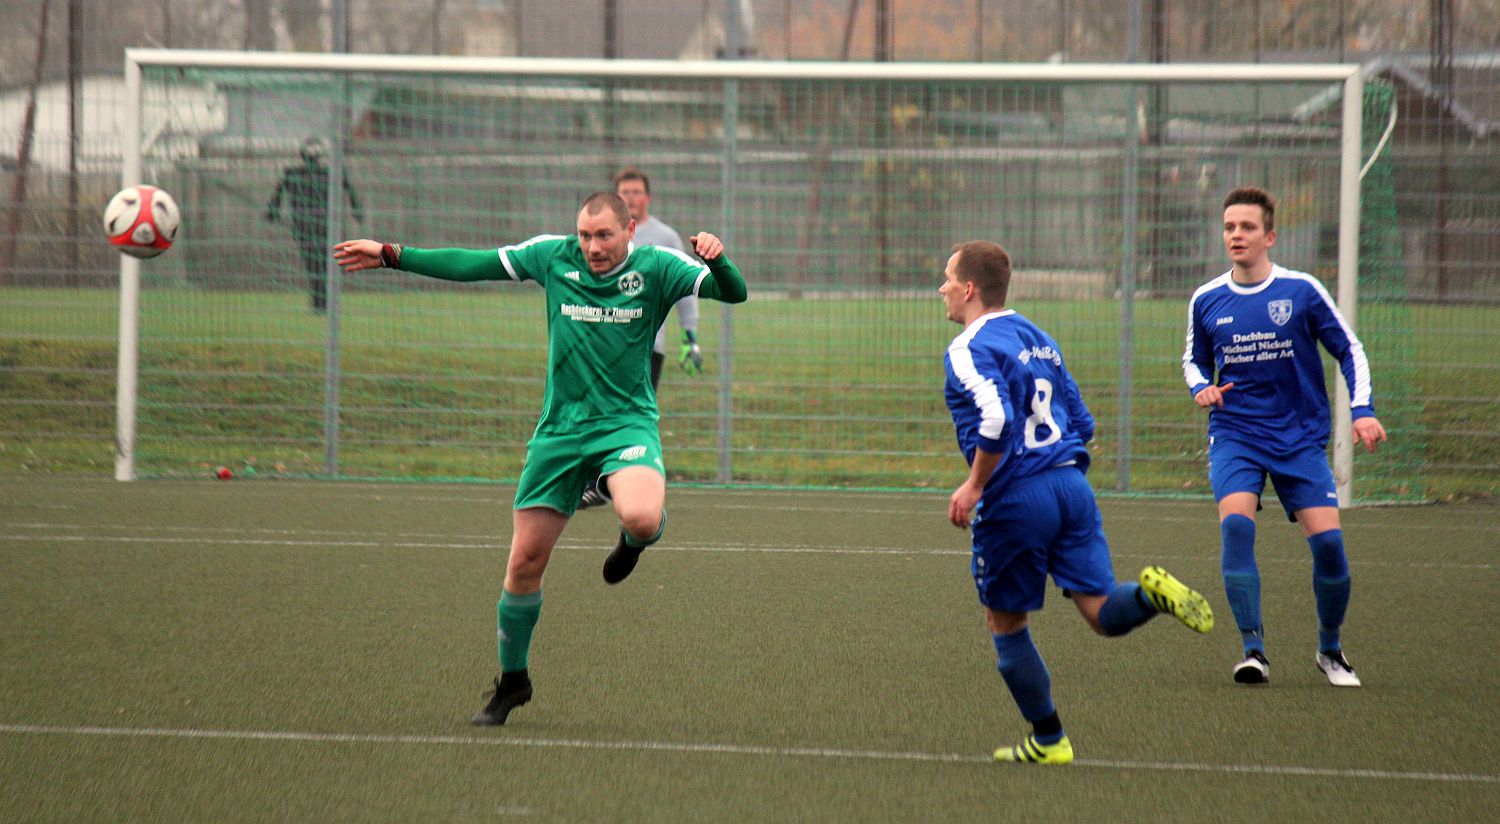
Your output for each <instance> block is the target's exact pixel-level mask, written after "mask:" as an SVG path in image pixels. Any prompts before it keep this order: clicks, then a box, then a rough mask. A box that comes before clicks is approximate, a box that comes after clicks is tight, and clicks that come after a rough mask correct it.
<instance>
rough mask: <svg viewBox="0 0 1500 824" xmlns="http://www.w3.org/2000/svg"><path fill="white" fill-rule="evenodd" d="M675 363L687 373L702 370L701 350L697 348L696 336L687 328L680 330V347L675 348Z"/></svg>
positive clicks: (692, 373) (696, 372) (691, 373)
mask: <svg viewBox="0 0 1500 824" xmlns="http://www.w3.org/2000/svg"><path fill="white" fill-rule="evenodd" d="M677 365H678V366H681V367H682V371H684V372H686V373H688V374H689V375H696V374H698V373H699V372H702V371H703V350H702V349H699V348H698V336H697V335H695V334H693V332H692V331H690V330H688V329H684V330H682V347H681V348H679V349H678V350H677Z"/></svg>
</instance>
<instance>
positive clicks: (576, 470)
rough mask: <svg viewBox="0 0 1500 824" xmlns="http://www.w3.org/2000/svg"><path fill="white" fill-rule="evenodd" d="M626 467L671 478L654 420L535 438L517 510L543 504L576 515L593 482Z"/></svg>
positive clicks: (528, 448)
mask: <svg viewBox="0 0 1500 824" xmlns="http://www.w3.org/2000/svg"><path fill="white" fill-rule="evenodd" d="M627 466H649V467H651V468H652V469H655V470H656V471H657V472H660V473H661V474H662V475H663V476H665V475H666V474H667V468H666V465H665V464H664V463H663V462H662V456H661V435H659V434H658V433H657V430H656V422H655V421H645V420H631V421H621V422H610V423H605V424H598V425H594V426H580V427H578V428H577V429H575V430H573V431H571V432H565V433H558V432H553V433H542V432H538V433H536V434H535V435H532V436H531V442H530V443H528V444H527V445H526V465H525V466H523V467H522V468H521V482H520V484H519V485H518V486H517V487H516V506H515V508H516V509H528V508H530V507H534V506H544V507H546V508H548V509H555V510H557V511H558V512H561V513H562V514H564V515H567V516H570V517H571V516H572V515H573V513H574V512H575V511H577V509H578V499H579V498H581V497H582V496H583V490H584V489H585V488H586V487H587V486H588V484H589V482H590V481H593V480H595V479H597V478H601V477H603V476H605V475H609V474H611V473H613V472H618V471H620V470H621V469H624V468H625V467H627Z"/></svg>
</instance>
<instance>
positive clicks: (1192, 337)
mask: <svg viewBox="0 0 1500 824" xmlns="http://www.w3.org/2000/svg"><path fill="white" fill-rule="evenodd" d="M1320 344H1321V345H1322V347H1323V348H1324V349H1326V350H1328V352H1329V354H1331V355H1333V357H1334V359H1335V360H1337V361H1338V363H1339V371H1340V372H1341V373H1342V375H1343V377H1344V381H1345V383H1346V385H1347V386H1348V389H1349V397H1350V406H1351V408H1352V411H1353V416H1354V417H1355V418H1362V417H1368V416H1372V415H1374V414H1375V409H1374V403H1373V391H1372V388H1371V381H1370V364H1369V361H1368V359H1367V358H1366V356H1365V350H1364V345H1363V344H1361V343H1360V341H1359V338H1358V337H1357V336H1356V335H1355V334H1354V330H1353V329H1352V328H1350V326H1349V324H1348V322H1347V321H1345V320H1344V317H1343V315H1342V314H1340V313H1339V310H1338V307H1337V306H1335V305H1334V302H1333V299H1332V298H1331V297H1330V296H1329V294H1328V290H1327V289H1325V288H1323V284H1322V283H1320V282H1318V280H1317V278H1314V277H1312V276H1311V275H1308V274H1307V273H1305V272H1294V271H1291V270H1289V269H1285V268H1283V267H1281V266H1273V267H1272V269H1271V275H1270V276H1269V277H1268V278H1266V279H1265V280H1263V281H1261V282H1260V283H1257V284H1254V285H1253V286H1243V285H1241V284H1238V283H1235V282H1234V279H1233V278H1232V277H1231V274H1230V273H1225V274H1223V275H1220V276H1219V277H1216V278H1214V279H1213V280H1211V281H1209V282H1208V283H1205V284H1204V285H1203V286H1201V287H1199V288H1198V289H1197V290H1196V291H1194V292H1193V297H1192V299H1191V300H1190V301H1189V302H1188V330H1187V337H1186V347H1185V349H1184V351H1183V355H1182V374H1183V380H1184V382H1186V383H1187V385H1188V390H1189V391H1190V392H1191V393H1194V394H1196V393H1197V392H1199V391H1201V390H1202V389H1203V388H1204V387H1205V386H1208V385H1209V384H1211V383H1216V384H1218V385H1224V384H1227V383H1233V384H1234V388H1233V389H1231V390H1230V391H1229V392H1227V393H1225V395H1224V406H1223V408H1215V409H1214V410H1212V411H1211V412H1210V415H1209V434H1210V435H1211V436H1213V437H1220V436H1228V437H1239V438H1243V439H1248V440H1254V441H1256V442H1257V443H1262V444H1269V445H1272V446H1279V447H1282V448H1286V449H1294V448H1300V447H1303V446H1309V445H1326V444H1327V442H1328V435H1329V430H1330V423H1329V412H1328V392H1327V389H1326V388H1325V387H1324V383H1323V360H1322V355H1321V354H1320V353H1319V352H1318V346H1319V345H1320Z"/></svg>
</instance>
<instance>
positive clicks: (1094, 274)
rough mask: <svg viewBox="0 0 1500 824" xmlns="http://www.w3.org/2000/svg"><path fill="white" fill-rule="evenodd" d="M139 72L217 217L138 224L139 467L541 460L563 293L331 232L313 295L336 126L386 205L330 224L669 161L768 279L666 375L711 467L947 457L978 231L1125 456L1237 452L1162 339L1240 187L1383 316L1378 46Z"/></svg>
mask: <svg viewBox="0 0 1500 824" xmlns="http://www.w3.org/2000/svg"><path fill="white" fill-rule="evenodd" d="M125 80H126V82H125V91H126V97H127V99H126V101H125V107H126V132H125V135H124V137H123V150H124V164H123V167H122V178H121V180H122V183H123V184H131V183H136V182H153V183H158V184H160V185H163V186H164V188H167V189H168V190H169V191H172V192H173V194H174V195H176V196H177V200H178V202H179V203H180V204H182V206H183V210H184V225H183V230H182V235H181V236H180V238H179V240H178V243H177V246H176V247H174V249H173V250H172V251H171V252H169V253H168V255H165V256H163V259H162V260H160V261H148V262H146V263H145V264H144V265H142V264H139V263H138V262H136V261H134V260H130V259H125V258H122V261H121V280H120V316H121V317H120V352H119V369H120V374H119V385H118V398H117V439H118V449H117V459H116V477H117V478H119V479H122V480H128V479H133V478H136V477H148V476H149V477H157V476H173V475H181V474H191V473H193V472H196V471H199V470H200V469H201V468H202V467H203V466H204V465H206V464H223V465H230V464H234V463H238V462H242V461H243V462H245V463H246V465H252V459H253V465H255V466H258V467H259V468H260V469H261V471H263V472H265V471H267V470H268V469H270V470H272V471H279V472H284V473H285V474H287V475H302V476H319V477H352V478H360V477H369V478H375V477H382V478H390V477H400V478H425V479H433V478H513V477H514V474H515V472H516V471H518V469H519V461H518V460H514V457H515V456H517V455H519V454H521V453H522V452H523V451H524V445H525V440H526V438H527V436H528V435H529V426H530V424H531V423H534V415H535V410H536V408H537V406H536V403H535V400H536V398H538V397H539V394H540V388H541V380H542V369H541V368H540V364H541V362H542V360H543V359H544V357H545V339H544V338H543V337H542V336H541V333H540V331H539V327H538V325H537V324H538V322H539V318H538V317H537V316H540V315H541V314H542V312H541V308H540V302H539V299H538V298H537V297H536V296H535V295H529V294H527V293H526V290H525V288H524V287H522V288H517V287H506V286H503V285H499V284H483V285H480V286H477V287H466V288H464V289H457V288H453V287H452V286H451V285H449V284H443V283H438V282H421V281H425V279H420V278H415V277H411V276H401V275H397V274H392V273H376V274H373V275H370V276H368V277H365V276H361V277H357V278H344V279H343V281H342V283H341V282H340V279H339V278H338V276H337V273H336V272H335V271H332V270H331V269H329V271H327V272H326V273H325V275H324V276H323V279H324V281H325V283H326V288H327V289H328V290H329V291H330V295H329V300H328V304H329V307H330V310H331V311H329V312H328V314H327V315H326V316H325V315H317V316H312V315H311V313H309V312H308V311H307V308H306V306H305V305H304V304H303V303H302V302H301V301H302V300H303V299H304V298H305V294H304V291H305V289H306V284H305V283H304V278H305V277H306V278H312V279H316V276H315V275H305V274H304V273H303V272H302V266H301V263H300V262H299V260H298V257H297V250H296V246H295V244H294V242H293V241H292V239H291V238H290V236H289V234H288V230H287V226H286V224H285V222H284V221H285V218H283V222H282V223H280V224H276V225H272V224H268V223H266V222H265V221H264V220H262V219H261V212H262V210H263V209H264V205H265V201H266V200H267V199H268V198H269V197H270V195H271V191H272V189H273V188H274V187H275V178H276V175H277V173H278V172H279V170H280V168H281V167H283V166H286V165H287V164H289V163H293V162H295V157H296V146H297V144H298V143H299V142H300V141H301V139H302V138H303V137H304V136H305V134H304V133H306V132H309V131H317V132H318V133H319V134H320V135H322V136H324V137H325V138H327V139H328V140H329V145H330V146H331V147H335V148H336V151H335V152H334V153H333V154H334V155H335V156H334V157H332V158H331V160H333V161H334V162H335V165H336V166H337V170H336V171H335V172H334V174H333V177H334V179H335V180H338V179H339V177H340V176H343V177H345V178H346V179H347V180H348V181H349V182H350V184H351V185H352V186H353V187H354V189H355V191H357V192H358V196H359V199H360V200H361V201H362V205H363V206H364V210H365V211H366V212H367V213H368V217H367V219H366V221H365V223H364V224H362V225H355V224H353V222H352V220H351V217H352V215H351V211H352V210H351V208H350V206H351V202H350V201H349V200H348V199H346V197H345V194H344V192H342V191H340V190H339V187H338V186H337V185H335V186H333V187H329V191H328V192H327V193H326V197H327V199H326V202H325V203H323V204H321V205H320V206H319V208H318V209H317V211H321V212H322V213H323V215H324V216H325V218H326V220H327V221H328V238H329V239H331V238H333V237H338V236H360V234H364V235H368V236H374V237H379V238H382V239H389V240H394V241H400V242H406V243H410V244H413V245H419V246H422V245H428V246H448V245H452V246H460V245H463V246H479V247H483V246H499V245H502V244H504V243H511V242H517V241H520V240H524V239H525V238H526V237H530V236H532V235H534V234H540V233H543V232H562V231H567V230H569V229H570V228H571V220H572V215H573V213H574V211H575V210H576V206H577V202H578V201H579V200H580V199H581V196H582V195H585V194H587V193H588V192H590V191H593V190H596V189H600V188H607V186H608V179H609V174H610V173H611V172H612V171H614V170H615V169H617V168H618V167H620V166H623V165H637V166H640V167H642V169H643V170H645V171H646V172H647V173H648V174H650V175H651V177H652V184H653V186H652V190H653V194H654V195H655V200H654V202H653V207H652V213H653V214H654V215H656V216H659V217H661V218H662V219H664V220H666V221H667V222H669V223H671V224H673V225H674V226H675V227H676V228H677V229H678V230H679V231H680V232H681V233H682V234H684V235H686V234H688V233H690V232H693V231H697V230H700V229H707V230H713V231H716V232H718V233H720V234H723V235H726V236H728V237H729V238H730V240H731V248H730V250H729V253H730V254H731V256H733V257H735V259H736V260H737V261H739V262H740V263H741V266H742V268H744V269H745V271H746V273H747V279H748V280H749V282H750V287H751V294H752V299H751V302H750V303H748V304H745V305H744V306H741V307H736V308H735V309H733V310H731V309H730V308H729V307H727V306H726V307H715V306H713V305H712V304H705V306H704V310H703V317H702V321H701V322H702V323H703V325H704V328H705V330H706V332H707V333H708V334H710V335H712V337H709V338H707V339H706V340H705V343H706V344H707V345H706V346H705V351H706V352H708V354H709V358H710V360H709V368H708V369H707V370H705V374H704V375H703V376H702V377H701V378H699V379H697V380H690V379H688V378H686V377H684V376H682V375H681V374H680V373H674V372H673V371H672V364H671V363H670V362H669V364H668V369H667V371H668V376H667V377H666V378H665V379H664V380H663V384H662V388H661V391H660V399H661V404H662V407H663V423H662V428H663V438H664V440H665V441H666V442H667V447H668V455H669V458H672V460H673V465H672V466H671V467H670V469H671V470H672V471H673V473H674V477H676V478H679V479H681V480H688V481H703V482H721V483H722V482H733V483H769V484H777V485H794V486H804V485H805V486H823V485H841V486H859V487H871V488H921V487H926V486H935V485H941V484H945V483H947V481H946V477H947V475H950V474H951V472H949V471H948V470H950V469H951V466H950V464H951V461H952V459H953V458H952V454H951V453H952V447H951V427H947V424H946V420H945V415H946V412H945V410H943V408H942V405H941V398H940V395H939V393H938V392H937V389H936V388H935V387H936V386H940V376H941V352H942V346H943V344H944V343H945V342H946V339H947V338H948V337H951V335H952V332H951V331H950V330H949V329H948V328H947V327H946V326H944V324H943V320H942V318H941V314H940V312H939V313H936V314H935V313H934V311H933V307H934V306H935V305H936V304H935V297H933V296H934V295H935V289H936V285H937V280H936V275H937V273H938V272H939V271H940V268H941V259H942V258H945V257H946V255H947V250H948V248H949V247H950V246H951V244H952V243H954V242H956V241H959V240H965V239H970V238H971V237H981V236H982V237H989V238H991V239H995V240H998V241H999V242H1001V243H1003V244H1005V245H1006V246H1007V248H1009V249H1010V250H1011V252H1012V255H1013V256H1014V257H1015V258H1016V259H1017V263H1018V274H1017V286H1016V290H1017V298H1018V299H1019V300H1021V301H1023V306H1024V308H1023V311H1027V312H1028V313H1029V314H1032V315H1033V316H1034V317H1037V318H1038V319H1039V320H1041V321H1042V322H1043V323H1044V325H1046V326H1047V327H1048V328H1049V329H1052V330H1053V331H1054V332H1055V333H1056V334H1057V336H1058V337H1059V338H1060V339H1061V342H1062V344H1063V346H1064V349H1065V351H1068V352H1069V353H1070V359H1071V361H1072V362H1073V363H1072V364H1070V365H1073V367H1074V369H1075V371H1076V372H1077V373H1079V374H1080V376H1081V378H1080V379H1081V381H1082V382H1083V383H1084V391H1085V396H1086V397H1087V398H1088V400H1089V402H1090V405H1091V406H1092V407H1094V408H1095V411H1096V416H1097V417H1099V418H1100V425H1099V431H1100V433H1101V435H1103V434H1104V433H1111V432H1113V433H1114V434H1115V436H1116V437H1113V438H1110V440H1114V441H1115V443H1114V444H1105V445H1102V446H1100V447H1099V449H1100V452H1099V454H1097V455H1096V463H1105V462H1107V463H1110V464H1111V469H1108V470H1105V469H1101V470H1096V473H1095V475H1094V478H1095V483H1096V484H1099V485H1101V488H1105V489H1108V488H1113V489H1116V490H1119V491H1124V492H1174V491H1175V492H1179V493H1180V492H1182V491H1184V490H1186V491H1188V492H1190V493H1191V492H1194V491H1195V489H1197V490H1201V489H1202V484H1201V480H1202V476H1203V473H1202V469H1201V463H1202V460H1203V456H1202V454H1201V446H1199V445H1201V442H1202V440H1203V434H1202V420H1201V418H1200V417H1197V415H1196V413H1195V411H1193V410H1189V409H1186V408H1185V407H1190V406H1191V403H1190V402H1189V401H1188V400H1187V399H1186V392H1185V387H1180V386H1177V387H1174V386H1172V383H1173V380H1174V379H1175V382H1176V384H1179V385H1180V383H1181V381H1180V378H1174V377H1173V376H1170V373H1169V372H1167V373H1164V371H1163V367H1162V365H1163V363H1167V362H1173V361H1175V360H1176V359H1177V358H1178V357H1179V356H1180V353H1181V333H1182V331H1183V328H1182V325H1183V322H1184V319H1185V312H1183V311H1182V309H1184V308H1185V306H1186V297H1187V295H1188V294H1190V293H1191V286H1192V285H1193V284H1195V283H1201V282H1202V281H1204V280H1207V279H1208V278H1209V277H1211V276H1213V275H1214V274H1217V273H1218V272H1220V271H1222V270H1223V268H1224V263H1223V258H1222V252H1219V253H1218V254H1217V255H1215V254H1214V253H1213V246H1214V245H1216V239H1217V238H1216V233H1215V232H1214V231H1213V230H1214V225H1215V223H1216V214H1215V213H1214V212H1213V208H1214V207H1216V205H1217V201H1216V198H1222V195H1223V192H1225V191H1227V190H1228V189H1229V188H1232V187H1233V186H1234V185H1241V184H1249V183H1254V184H1263V185H1266V186H1267V188H1270V189H1272V190H1273V191H1276V192H1278V193H1279V194H1281V193H1283V192H1284V193H1285V197H1284V199H1283V202H1284V203H1287V206H1286V207H1284V210H1285V211H1286V213H1287V215H1288V219H1289V220H1291V221H1292V224H1289V228H1288V230H1287V231H1286V232H1285V233H1284V234H1285V235H1286V236H1287V237H1288V238H1290V239H1291V241H1294V242H1292V243H1289V245H1290V246H1292V247H1293V248H1292V249H1289V251H1294V252H1295V253H1296V255H1297V256H1296V257H1295V258H1290V259H1284V260H1283V259H1282V258H1280V257H1278V261H1280V262H1284V263H1285V264H1286V265H1288V266H1290V267H1292V268H1300V269H1305V270H1307V271H1319V272H1321V273H1322V274H1323V275H1324V276H1327V275H1329V274H1334V278H1332V279H1336V294H1337V299H1338V302H1339V303H1340V306H1341V308H1342V309H1343V311H1344V312H1345V314H1346V316H1347V318H1348V320H1349V321H1350V323H1351V324H1352V323H1355V321H1356V312H1355V306H1356V300H1357V297H1358V290H1357V281H1358V278H1357V273H1358V269H1359V238H1360V215H1361V202H1360V178H1359V170H1360V165H1361V159H1362V158H1361V152H1362V148H1361V134H1362V130H1363V117H1364V112H1363V109H1362V106H1361V101H1362V99H1363V95H1364V89H1363V81H1362V78H1361V76H1360V73H1359V70H1358V67H1357V66H1353V65H1342V64H1297V65H1263V64H1253V65H1247V64H1060V65H1055V64H957V63H955V64H932V63H882V64H868V63H785V62H758V61H650V60H552V59H532V58H524V59H523V58H513V59H512V58H495V59H486V58H452V57H413V56H393V55H346V54H284V53H259V52H257V53H246V52H212V51H179V50H156V49H131V50H128V51H127V52H126V61H125ZM1319 99H1324V100H1330V101H1341V103H1339V104H1338V105H1324V106H1321V107H1319V106H1318V105H1317V104H1316V101H1317V100H1319ZM330 124H331V125H330ZM1132 156H1133V157H1135V158H1136V160H1135V161H1134V163H1135V166H1134V167H1128V164H1127V161H1128V158H1129V157H1132ZM1335 169H1336V171H1334V170H1335ZM179 188H180V190H179ZM1127 201H1132V202H1133V203H1134V204H1135V205H1134V206H1133V207H1132V208H1134V209H1135V215H1136V217H1135V219H1133V220H1132V221H1130V222H1129V223H1128V224H1127V223H1125V222H1124V221H1123V220H1122V215H1124V214H1127V213H1129V212H1128V210H1127V209H1126V207H1125V204H1126V203H1127ZM719 220H724V221H729V222H733V223H734V224H735V225H734V226H716V225H714V224H715V222H717V221H719ZM1295 224H1300V225H1295ZM1335 227H1336V228H1335ZM340 233H342V234H340ZM355 233H359V234H355ZM1127 250H1128V251H1129V254H1125V253H1123V252H1125V251H1127ZM171 258H176V260H175V261H172V262H166V261H167V260H168V259H171ZM163 262H165V265H161V264H162V263H163ZM324 265H325V266H326V267H331V262H329V261H327V260H325V261H324ZM168 270H170V271H168ZM1335 272H1336V274H1335ZM362 274H363V273H362ZM731 318H733V320H732V322H731ZM667 325H668V331H669V332H675V330H676V328H677V318H676V317H675V316H674V317H672V318H669V319H668V321H667ZM1174 340H1175V341H1176V343H1175V344H1169V343H1168V342H1169V341H1174ZM1174 348H1175V351H1173V349H1174ZM730 364H732V365H733V368H732V370H731V368H729V365H730ZM934 373H936V375H937V376H938V377H937V378H934V377H933V375H934ZM1378 380H1379V379H1378V376H1377V384H1376V388H1377V392H1381V391H1390V390H1391V389H1394V388H1395V387H1383V386H1381V384H1380V383H1379V382H1378ZM1335 383H1340V382H1337V381H1335ZM731 389H733V391H731ZM1336 408H1337V409H1338V412H1337V413H1336V414H1337V415H1338V420H1337V422H1336V424H1335V444H1334V465H1335V470H1336V475H1337V480H1338V482H1339V492H1340V499H1341V501H1342V502H1345V503H1347V502H1349V501H1352V500H1353V497H1352V489H1353V471H1352V459H1351V456H1352V444H1351V443H1350V440H1349V436H1348V430H1349V425H1348V410H1347V403H1343V404H1339V405H1338V406H1337V407H1336ZM945 428H947V429H948V430H949V431H946V432H945V431H944V430H945ZM252 453H254V454H252ZM275 467H284V469H274V468H275ZM1194 480H1196V482H1197V484H1198V485H1197V486H1196V487H1194V486H1193V481H1194ZM1376 494H1377V495H1378V496H1385V495H1386V492H1385V491H1383V490H1382V491H1378V492H1377V493H1376Z"/></svg>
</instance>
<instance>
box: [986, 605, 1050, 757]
mask: <svg viewBox="0 0 1500 824" xmlns="http://www.w3.org/2000/svg"><path fill="white" fill-rule="evenodd" d="M993 638H994V641H995V656H996V658H997V660H998V663H999V669H1000V677H1001V678H1004V679H1005V686H1007V687H1009V688H1010V695H1011V697H1012V698H1014V699H1015V700H1016V706H1017V707H1019V708H1020V710H1021V717H1022V718H1025V719H1026V720H1027V721H1031V722H1036V721H1040V720H1042V719H1044V718H1046V717H1047V716H1049V715H1052V714H1054V713H1056V712H1057V709H1056V708H1055V707H1053V706H1052V674H1051V673H1049V672H1047V665H1046V664H1045V663H1043V662H1042V654H1041V653H1040V652H1037V649H1036V644H1033V643H1032V642H1031V629H1030V628H1029V627H1023V628H1022V629H1021V630H1020V631H1019V632H1012V633H1010V634H1008V635H994V636H993ZM1049 737H1050V736H1049ZM1062 737H1063V733H1062V731H1061V730H1059V731H1058V733H1057V737H1055V738H1052V740H1050V741H1044V740H1042V737H1041V736H1038V737H1037V740H1038V741H1039V742H1041V743H1043V744H1056V743H1057V742H1058V741H1060V740H1062Z"/></svg>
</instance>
